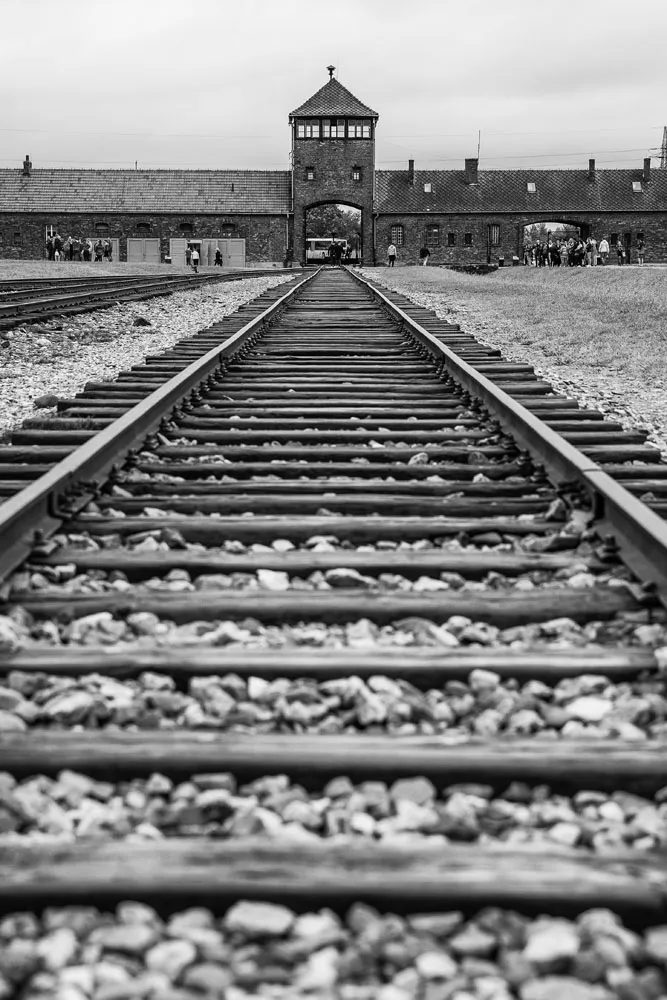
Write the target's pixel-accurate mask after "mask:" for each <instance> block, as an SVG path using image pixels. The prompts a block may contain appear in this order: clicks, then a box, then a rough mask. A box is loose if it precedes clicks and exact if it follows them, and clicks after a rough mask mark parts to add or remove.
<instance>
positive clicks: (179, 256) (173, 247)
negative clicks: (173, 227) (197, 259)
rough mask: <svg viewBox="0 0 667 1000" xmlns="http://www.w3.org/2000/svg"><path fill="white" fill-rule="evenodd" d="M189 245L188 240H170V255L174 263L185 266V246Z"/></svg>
mask: <svg viewBox="0 0 667 1000" xmlns="http://www.w3.org/2000/svg"><path fill="white" fill-rule="evenodd" d="M187 245H188V241H187V240H182V239H178V240H169V256H170V257H171V262H172V264H176V266H177V267H185V248H186V247H187Z"/></svg>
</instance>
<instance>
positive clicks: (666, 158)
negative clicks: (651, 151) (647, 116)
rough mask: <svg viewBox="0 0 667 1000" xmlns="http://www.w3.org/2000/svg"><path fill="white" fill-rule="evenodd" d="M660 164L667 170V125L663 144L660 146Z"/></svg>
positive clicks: (663, 132)
mask: <svg viewBox="0 0 667 1000" xmlns="http://www.w3.org/2000/svg"><path fill="white" fill-rule="evenodd" d="M660 166H661V168H662V169H663V170H667V125H665V127H664V128H663V130H662V146H661V148H660Z"/></svg>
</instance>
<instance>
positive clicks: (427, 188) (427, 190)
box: [424, 181, 433, 194]
mask: <svg viewBox="0 0 667 1000" xmlns="http://www.w3.org/2000/svg"><path fill="white" fill-rule="evenodd" d="M432 191H433V185H432V184H431V182H430V181H426V182H425V183H424V192H425V194H431V192H432Z"/></svg>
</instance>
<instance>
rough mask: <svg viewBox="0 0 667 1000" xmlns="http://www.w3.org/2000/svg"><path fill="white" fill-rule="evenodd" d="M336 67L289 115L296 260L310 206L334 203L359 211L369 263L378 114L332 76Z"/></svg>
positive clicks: (301, 253)
mask: <svg viewBox="0 0 667 1000" xmlns="http://www.w3.org/2000/svg"><path fill="white" fill-rule="evenodd" d="M334 69H335V66H329V67H328V70H329V80H328V82H327V83H325V85H324V86H323V87H321V88H320V90H318V91H317V93H316V94H313V96H312V97H311V98H309V100H307V101H306V102H305V104H302V105H301V106H300V107H299V108H297V109H296V111H292V113H291V114H290V116H289V121H290V127H291V130H292V210H293V212H294V259H295V260H296V261H301V262H302V263H305V256H306V252H305V240H306V215H307V212H308V210H309V209H310V208H313V207H315V206H316V205H324V204H331V203H333V204H344V205H351V206H353V207H354V208H359V209H361V246H362V259H363V260H364V261H365V262H366V263H373V193H374V183H375V181H374V178H375V126H376V124H377V120H378V114H377V112H376V111H373V110H372V109H371V108H369V107H367V106H366V105H365V104H362V103H361V101H359V100H358V99H357V98H356V97H355V96H354V94H351V93H350V91H349V90H347V89H346V88H345V87H343V85H342V84H341V83H339V82H338V80H336V79H334V75H333V73H334Z"/></svg>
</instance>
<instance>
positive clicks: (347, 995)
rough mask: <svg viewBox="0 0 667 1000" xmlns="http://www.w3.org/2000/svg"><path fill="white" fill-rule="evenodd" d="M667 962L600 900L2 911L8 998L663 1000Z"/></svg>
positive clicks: (663, 935)
mask: <svg viewBox="0 0 667 1000" xmlns="http://www.w3.org/2000/svg"><path fill="white" fill-rule="evenodd" d="M666 962H667V927H664V926H663V927H650V928H648V929H647V930H646V931H645V932H644V933H641V934H639V933H636V932H634V931H632V930H630V929H629V928H628V927H626V926H625V925H624V924H623V923H622V922H621V921H620V919H619V918H618V917H616V916H615V915H614V914H613V913H611V912H610V911H609V910H601V909H598V910H587V911H586V912H584V913H582V914H581V915H580V916H579V917H578V918H577V920H576V921H569V920H565V919H559V918H553V917H544V916H541V917H538V918H537V919H536V920H531V919H529V918H527V917H524V916H521V915H520V914H518V913H514V912H511V911H506V910H501V909H498V908H488V909H485V910H482V911H480V912H479V913H477V914H476V915H475V916H474V917H473V918H472V919H470V920H466V919H465V918H464V916H463V914H462V913H460V912H446V913H430V914H413V915H409V916H405V917H402V916H397V915H395V914H380V913H379V912H378V911H377V910H375V909H373V908H372V907H369V906H365V905H363V904H356V905H354V906H352V907H351V909H350V910H349V912H348V913H347V915H346V918H345V919H344V920H341V919H340V918H339V917H338V916H337V915H336V914H334V913H333V912H332V911H331V910H320V911H319V912H318V913H305V914H302V915H299V916H297V915H296V914H295V913H294V912H293V911H292V910H290V909H288V908H287V907H285V906H281V905H278V904H272V903H264V902H250V901H245V900H242V901H240V902H238V903H235V904H234V905H233V906H232V907H231V908H230V909H229V910H228V911H227V913H226V914H225V916H224V917H223V918H221V919H220V918H216V917H215V916H214V915H213V914H212V913H211V912H210V911H209V910H207V909H204V908H203V907H196V908H192V909H189V910H185V911H184V912H181V913H176V914H173V915H172V916H171V917H170V918H169V919H168V920H167V921H166V922H165V921H163V920H162V919H161V918H160V916H159V915H158V914H157V913H156V912H155V910H153V909H152V908H151V907H149V906H146V905H144V904H142V903H136V902H124V903H121V904H119V906H118V907H117V908H116V912H115V914H110V913H103V912H100V911H99V910H97V909H96V908H95V907H92V906H87V907H82V906H73V907H67V908H55V907H54V908H49V909H47V910H46V911H45V912H44V913H43V914H42V915H41V917H37V916H35V915H33V914H29V913H15V914H10V915H8V916H7V917H5V918H4V919H3V920H2V921H0V998H2V1000H10V998H13V997H17V996H19V995H20V996H21V997H26V998H28V997H30V998H31V1000H32V998H35V1000H37V998H42V997H53V998H56V997H57V998H62V1000H91V998H92V1000H131V998H135V997H154V998H158V997H159V998H160V1000H201V997H203V996H204V997H210V998H213V997H216V998H222V997H224V998H225V1000H257V998H261V997H265V998H273V1000H301V998H306V997H309V998H311V1000H313V998H317V1000H514V998H519V1000H619V998H620V1000H660V998H661V997H662V996H664V994H665V991H666V990H667V977H666V976H665V964H666ZM19 991H20V992H19Z"/></svg>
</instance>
